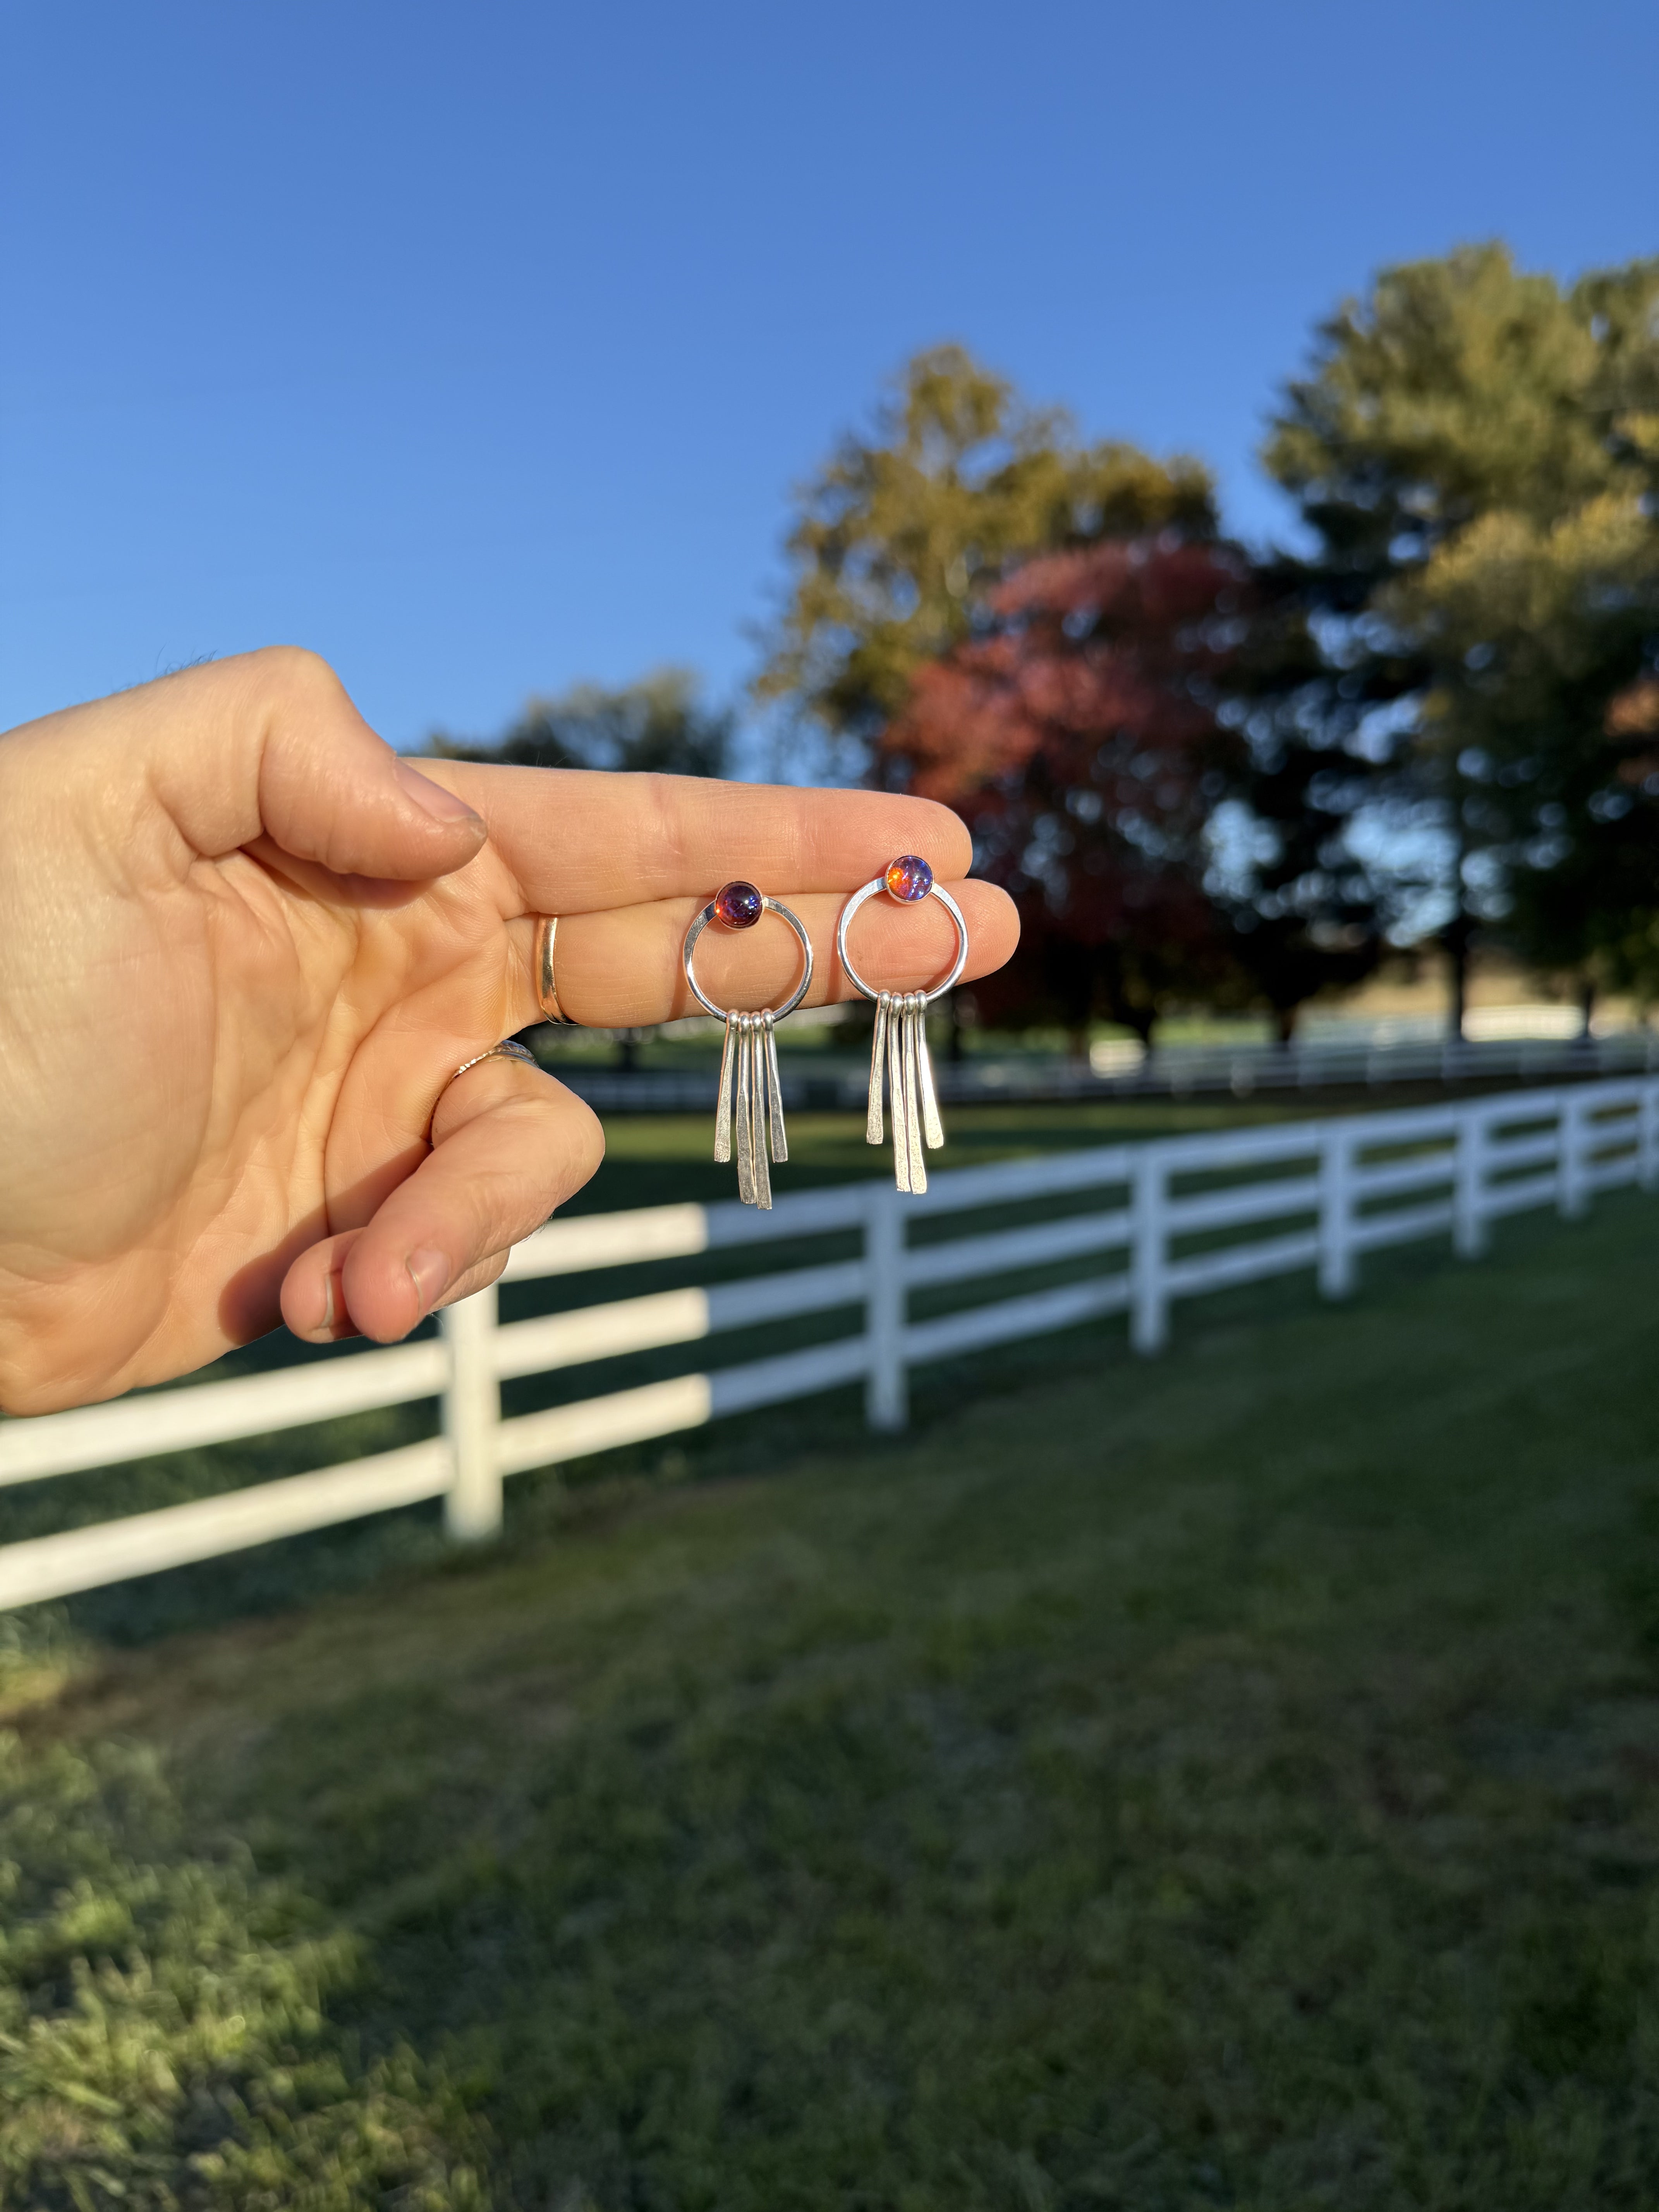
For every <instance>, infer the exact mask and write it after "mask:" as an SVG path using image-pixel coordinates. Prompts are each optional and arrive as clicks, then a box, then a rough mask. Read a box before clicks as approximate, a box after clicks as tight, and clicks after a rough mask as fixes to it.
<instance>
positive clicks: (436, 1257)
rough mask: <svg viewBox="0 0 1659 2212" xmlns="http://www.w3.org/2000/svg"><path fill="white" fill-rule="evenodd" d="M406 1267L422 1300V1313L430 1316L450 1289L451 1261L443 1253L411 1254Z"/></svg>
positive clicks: (406, 1261)
mask: <svg viewBox="0 0 1659 2212" xmlns="http://www.w3.org/2000/svg"><path fill="white" fill-rule="evenodd" d="M404 1266H405V1267H407V1268H408V1270H409V1279H410V1282H412V1283H413V1284H414V1285H415V1294H416V1297H418V1298H419V1299H420V1302H421V1311H422V1313H423V1314H429V1313H430V1312H431V1310H432V1309H433V1307H434V1306H435V1305H436V1304H437V1303H438V1301H439V1299H440V1298H441V1297H442V1296H443V1294H444V1292H445V1291H447V1289H448V1288H449V1261H448V1259H447V1257H446V1255H444V1254H443V1253H441V1252H433V1251H430V1250H428V1251H422V1252H411V1253H410V1255H409V1257H408V1259H407V1260H405V1261H404Z"/></svg>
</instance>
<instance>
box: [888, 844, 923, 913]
mask: <svg viewBox="0 0 1659 2212" xmlns="http://www.w3.org/2000/svg"><path fill="white" fill-rule="evenodd" d="M882 881H883V882H884V884H886V886H887V890H888V893H889V895H890V896H891V897H893V898H896V899H904V900H907V901H908V900H910V899H925V898H926V897H927V894H928V892H929V891H930V890H933V870H932V869H931V868H930V867H929V866H928V865H927V861H926V860H922V859H921V857H920V855H919V854H915V853H901V854H899V856H898V858H897V860H890V861H889V862H888V863H887V872H886V874H885V875H884V876H883V878H882Z"/></svg>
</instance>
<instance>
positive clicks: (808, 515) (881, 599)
mask: <svg viewBox="0 0 1659 2212" xmlns="http://www.w3.org/2000/svg"><path fill="white" fill-rule="evenodd" d="M1166 526H1175V527H1178V528H1179V529H1181V530H1182V532H1184V533H1185V534H1188V535H1189V536H1197V537H1203V536H1206V535H1212V534H1213V532H1214V529H1215V511H1214V500H1213V493H1212V484H1211V480H1210V477H1209V475H1208V473H1207V471H1206V470H1205V469H1203V468H1202V467H1201V466H1200V465H1199V463H1197V462H1196V461H1194V460H1190V459H1185V458H1180V457H1178V458H1176V459H1174V460H1171V461H1170V462H1169V463H1167V464H1166V463H1163V462H1159V461H1157V460H1154V459H1152V458H1151V457H1150V456H1149V455H1148V454H1146V453H1141V452H1140V451H1139V450H1138V449H1137V448H1136V447H1132V446H1127V445H1123V444H1120V443H1115V442H1112V441H1107V442H1104V443H1102V444H1099V445H1093V446H1089V445H1084V444H1080V443H1079V441H1078V439H1077V435H1076V433H1075V431H1074V429H1073V426H1072V424H1071V422H1070V421H1069V420H1068V418H1067V417H1066V416H1065V415H1064V414H1062V413H1061V412H1060V411H1059V410H1054V409H1036V408H1031V407H1029V406H1027V405H1026V404H1024V402H1023V401H1022V400H1020V399H1019V398H1018V397H1017V395H1016V394H1015V393H1014V392H1013V390H1012V386H1009V385H1008V384H1007V383H1006V381H1005V380H1003V379H1001V378H1000V377H998V376H995V375H994V374H991V373H990V372H989V371H988V370H987V369H985V368H981V367H980V366H979V365H978V364H977V363H976V362H975V361H974V360H973V359H972V358H971V357H970V356H969V355H968V354H967V353H966V352H965V351H964V350H963V348H962V347H960V346H955V345H945V346H938V347H935V348H933V349H931V350H930V351H927V352H924V353H920V354H918V355H917V356H915V359H914V360H913V361H911V362H909V364H908V367H907V368H905V370H904V371H903V372H902V375H901V377H900V379H899V380H898V383H897V386H896V390H895V392H894V393H893V394H892V396H891V397H890V399H889V400H888V401H887V402H886V403H885V404H884V405H883V406H882V407H881V408H880V409H879V410H878V415H877V419H876V422H875V426H874V430H873V434H872V435H868V436H860V435H848V437H846V438H844V439H843V440H842V443H841V445H840V447H838V448H837V450H836V453H835V454H834V455H833V457H832V458H831V459H830V460H829V462H828V463H827V464H826V465H825V466H824V467H823V469H822V470H820V471H819V472H818V474H817V476H816V477H813V478H812V480H811V482H810V483H808V484H807V485H806V486H805V489H803V491H802V492H801V494H800V495H799V512H798V514H797V517H796V520H795V523H794V526H793V528H792V530H791V532H790V533H789V538H788V541H787V552H788V557H789V561H790V562H791V565H792V567H793V572H794V574H793V583H792V586H791V589H790V592H789V595H788V599H787V605H786V606H785V608H784V610H783V612H782V614H781V617H780V619H779V621H778V623H777V625H776V627H775V630H774V633H773V635H772V636H771V638H770V640H769V654H768V659H767V662H766V665H765V666H764V668H763V670H762V671H761V674H760V676H759V677H758V678H757V681H756V684H755V691H756V696H757V698H758V699H760V700H761V701H762V702H779V703H782V704H784V705H786V706H787V708H790V709H791V710H792V711H793V713H794V714H795V715H796V716H797V717H805V719H807V720H810V721H811V722H812V723H814V724H816V726H817V729H818V731H819V732H820V733H821V734H822V735H823V737H825V738H828V740H829V744H830V745H831V747H832V749H833V750H834V751H835V752H836V755H837V756H838V757H839V758H840V761H841V763H842V765H843V766H844V767H846V768H848V769H851V770H853V771H854V772H858V771H860V770H862V769H864V768H865V767H866V764H867V763H868V760H869V757H870V752H871V749H872V747H873V746H874V744H875V743H876V740H877V739H878V737H879V735H880V732H882V730H883V729H884V726H886V724H887V722H888V721H889V720H890V719H891V717H892V716H894V715H895V714H898V713H900V712H901V711H902V709H903V708H904V707H905V704H906V702H907V701H908V696H909V686H910V679H911V677H912V676H913V674H914V673H915V671H916V669H917V668H918V667H919V666H921V664H922V663H923V662H924V661H928V660H933V659H938V658H939V656H940V655H941V654H943V653H948V652H949V651H950V650H951V647H953V646H956V645H958V644H960V643H962V642H963V640H965V639H966V638H968V637H969V635H970V634H971V632H972V630H973V628H974V624H975V619H976V617H977V616H978V615H979V614H980V613H981V611H982V610H983V607H984V603H985V598H986V594H987V592H989V591H991V590H992V589H994V587H995V586H996V585H997V583H998V582H999V581H1000V579H1001V578H1002V576H1003V575H1004V574H1005V573H1006V571H1007V569H1008V568H1010V567H1011V566H1012V564H1013V563H1014V562H1017V561H1018V560H1021V559H1024V558H1025V557H1027V556H1030V555H1032V554H1034V553H1038V552H1046V551H1055V550H1061V549H1063V548H1067V547H1075V546H1079V545H1085V544H1091V543H1096V542H1098V541H1099V540H1101V539H1103V538H1115V537H1123V536H1133V535H1138V534H1144V533H1146V532H1154V531H1157V530H1159V529H1161V528H1164V527H1166Z"/></svg>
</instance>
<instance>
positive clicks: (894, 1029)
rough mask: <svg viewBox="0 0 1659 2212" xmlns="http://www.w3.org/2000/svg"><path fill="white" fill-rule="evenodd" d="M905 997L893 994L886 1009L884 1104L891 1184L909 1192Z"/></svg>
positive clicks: (900, 994)
mask: <svg viewBox="0 0 1659 2212" xmlns="http://www.w3.org/2000/svg"><path fill="white" fill-rule="evenodd" d="M903 1006H904V996H903V994H902V992H901V993H895V994H894V996H893V999H892V1001H891V1003H890V1006H888V1009H887V1102H888V1104H889V1105H890V1107H891V1109H892V1114H893V1181H894V1182H895V1183H896V1184H897V1186H898V1188H900V1189H901V1190H908V1189H909V1188H910V1146H909V1144H908V1140H907V1139H906V1137H905V1133H904V1081H905V1066H904V1014H903V1011H902V1010H903Z"/></svg>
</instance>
